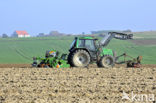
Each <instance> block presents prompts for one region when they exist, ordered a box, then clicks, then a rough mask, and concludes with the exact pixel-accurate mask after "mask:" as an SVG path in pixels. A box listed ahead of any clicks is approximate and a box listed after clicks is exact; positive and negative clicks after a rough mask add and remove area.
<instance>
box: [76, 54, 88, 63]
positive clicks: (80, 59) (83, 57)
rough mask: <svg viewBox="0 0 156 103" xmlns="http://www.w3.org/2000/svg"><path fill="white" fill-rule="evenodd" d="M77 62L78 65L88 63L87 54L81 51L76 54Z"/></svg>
mask: <svg viewBox="0 0 156 103" xmlns="http://www.w3.org/2000/svg"><path fill="white" fill-rule="evenodd" d="M75 62H76V63H77V66H84V65H87V64H88V58H87V55H86V54H83V53H80V54H77V55H76V56H75Z"/></svg>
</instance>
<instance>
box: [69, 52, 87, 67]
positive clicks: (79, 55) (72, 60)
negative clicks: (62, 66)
mask: <svg viewBox="0 0 156 103" xmlns="http://www.w3.org/2000/svg"><path fill="white" fill-rule="evenodd" d="M69 56H70V57H68V59H69V60H68V63H69V64H70V65H71V66H73V67H86V66H88V65H89V63H90V55H89V53H88V52H87V51H86V50H76V51H74V52H73V53H71V54H70V55H69Z"/></svg>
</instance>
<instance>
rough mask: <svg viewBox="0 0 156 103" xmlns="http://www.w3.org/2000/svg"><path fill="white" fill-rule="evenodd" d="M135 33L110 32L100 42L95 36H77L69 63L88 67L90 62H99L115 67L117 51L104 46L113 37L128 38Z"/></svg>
mask: <svg viewBox="0 0 156 103" xmlns="http://www.w3.org/2000/svg"><path fill="white" fill-rule="evenodd" d="M132 37H133V34H124V33H117V32H109V33H108V34H107V35H105V36H104V38H103V39H102V40H101V41H100V42H98V39H97V38H94V37H75V39H74V41H73V42H72V44H71V48H70V50H69V52H70V53H69V55H68V63H69V64H70V65H71V66H72V67H87V66H88V65H89V64H90V63H97V66H98V67H105V68H109V67H113V66H114V64H115V63H116V61H117V59H118V58H117V57H116V53H115V52H114V51H113V50H111V49H106V48H104V47H105V46H107V45H108V43H109V42H110V40H111V39H112V38H116V39H120V40H127V39H132Z"/></svg>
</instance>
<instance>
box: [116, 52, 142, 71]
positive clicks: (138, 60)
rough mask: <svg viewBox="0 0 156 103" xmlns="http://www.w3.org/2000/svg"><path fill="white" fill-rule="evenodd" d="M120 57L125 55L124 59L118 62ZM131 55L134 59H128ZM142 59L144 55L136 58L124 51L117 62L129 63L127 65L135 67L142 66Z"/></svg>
mask: <svg viewBox="0 0 156 103" xmlns="http://www.w3.org/2000/svg"><path fill="white" fill-rule="evenodd" d="M120 57H124V60H123V61H120V62H117V60H118V59H119V58H120ZM127 57H129V58H131V59H132V60H126V58H127ZM141 60H142V56H138V57H137V58H134V57H132V56H129V55H127V54H126V53H123V54H122V55H120V56H118V57H116V63H117V64H124V63H126V64H127V67H134V68H140V67H141Z"/></svg>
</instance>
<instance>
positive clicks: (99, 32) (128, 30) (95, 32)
mask: <svg viewBox="0 0 156 103" xmlns="http://www.w3.org/2000/svg"><path fill="white" fill-rule="evenodd" d="M108 32H123V33H129V32H132V31H131V30H130V29H127V30H99V31H91V34H106V33H108Z"/></svg>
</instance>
